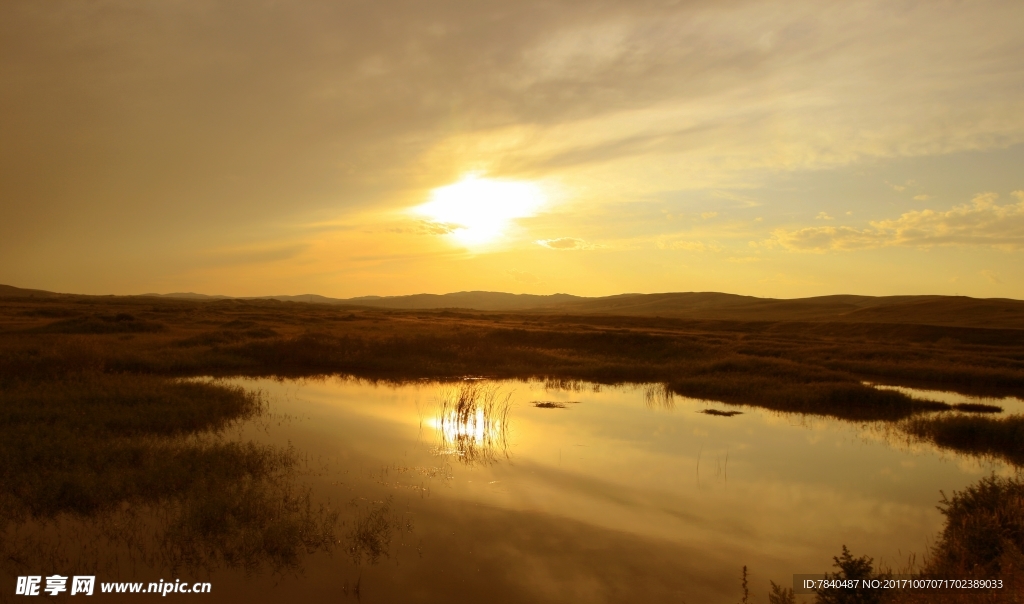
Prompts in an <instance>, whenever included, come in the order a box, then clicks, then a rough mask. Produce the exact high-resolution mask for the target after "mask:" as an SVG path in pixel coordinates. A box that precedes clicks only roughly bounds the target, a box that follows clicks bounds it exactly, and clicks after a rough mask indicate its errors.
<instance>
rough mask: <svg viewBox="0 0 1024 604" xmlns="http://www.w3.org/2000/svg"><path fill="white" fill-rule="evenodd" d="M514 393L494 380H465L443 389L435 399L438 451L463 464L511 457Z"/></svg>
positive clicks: (490, 461) (488, 461) (489, 461)
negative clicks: (491, 382) (510, 431)
mask: <svg viewBox="0 0 1024 604" xmlns="http://www.w3.org/2000/svg"><path fill="white" fill-rule="evenodd" d="M511 408H512V393H511V392H509V393H502V392H501V390H500V388H499V387H498V386H496V385H493V384H480V383H478V382H475V381H470V382H463V383H462V384H460V385H457V386H450V387H448V388H444V389H442V390H441V392H440V394H439V395H438V398H437V400H436V411H435V412H436V418H435V420H434V421H435V423H436V426H437V431H438V437H439V439H440V443H439V445H438V448H437V451H438V452H439V453H441V454H444V455H454V456H455V457H456V458H457V459H458V460H459V461H461V462H462V463H464V464H467V465H472V464H476V463H484V464H488V463H494V462H495V461H498V460H499V459H502V458H507V457H508V454H509V453H508V447H509V420H508V417H509V412H510V411H511Z"/></svg>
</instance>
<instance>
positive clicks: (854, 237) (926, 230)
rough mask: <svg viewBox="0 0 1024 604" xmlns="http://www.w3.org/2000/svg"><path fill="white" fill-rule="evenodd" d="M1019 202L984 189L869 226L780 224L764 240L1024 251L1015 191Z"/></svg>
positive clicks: (1022, 215)
mask: <svg viewBox="0 0 1024 604" xmlns="http://www.w3.org/2000/svg"><path fill="white" fill-rule="evenodd" d="M1013 196H1014V197H1016V198H1017V199H1018V201H1017V203H1009V204H1005V205H998V204H997V203H996V200H998V199H999V195H998V194H996V193H981V194H978V195H976V196H975V197H974V199H972V200H971V202H970V203H966V204H963V205H959V206H955V207H953V208H951V209H949V210H947V211H944V212H943V211H936V210H918V211H913V212H906V213H904V214H902V215H901V216H900V217H899V218H896V219H891V220H879V221H874V222H871V223H870V224H871V227H870V228H866V229H857V228H853V227H847V226H840V227H832V226H827V227H807V228H802V229H796V230H791V231H790V230H786V229H777V230H776V231H775V232H774V233H773V234H772V238H771V239H769V240H768V241H765V242H763V245H766V246H767V247H781V248H783V249H787V250H793V251H804V252H825V251H830V250H854V249H866V248H878V247H889V246H915V247H932V246H951V245H953V246H956V245H959V246H975V247H993V248H997V249H1002V250H1007V251H1018V250H1024V191H1014V192H1013Z"/></svg>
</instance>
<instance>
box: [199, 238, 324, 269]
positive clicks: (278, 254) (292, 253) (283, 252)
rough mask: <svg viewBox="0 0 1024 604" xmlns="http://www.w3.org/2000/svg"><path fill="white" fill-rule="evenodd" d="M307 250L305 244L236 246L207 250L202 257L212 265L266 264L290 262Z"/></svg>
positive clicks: (307, 245)
mask: <svg viewBox="0 0 1024 604" xmlns="http://www.w3.org/2000/svg"><path fill="white" fill-rule="evenodd" d="M309 248H310V246H309V244H306V243H289V244H282V245H254V246H238V247H231V248H221V249H215V250H209V251H208V252H206V253H205V254H204V256H206V258H207V261H208V262H209V263H210V264H214V265H242V264H268V263H272V262H280V261H284V260H291V259H293V258H296V257H298V256H299V255H301V254H302V253H303V252H305V251H306V250H308V249H309Z"/></svg>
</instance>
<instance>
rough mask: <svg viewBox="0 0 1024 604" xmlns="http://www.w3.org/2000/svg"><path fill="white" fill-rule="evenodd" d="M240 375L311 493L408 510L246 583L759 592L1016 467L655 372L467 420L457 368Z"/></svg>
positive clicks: (500, 596) (893, 541)
mask: <svg viewBox="0 0 1024 604" xmlns="http://www.w3.org/2000/svg"><path fill="white" fill-rule="evenodd" d="M235 383H239V384H241V385H243V386H244V387H246V388H256V389H262V390H264V391H265V392H266V393H267V394H268V395H269V397H270V400H271V401H272V412H273V413H275V414H277V416H278V417H282V418H285V421H281V422H279V423H274V422H270V425H269V426H265V427H264V428H263V429H262V430H261V429H259V428H258V427H257V426H255V425H253V426H250V427H249V428H247V429H246V430H244V431H243V434H241V435H240V436H241V437H243V438H255V439H258V440H262V441H264V442H275V443H286V442H291V443H293V444H294V445H295V446H296V447H297V449H298V450H299V451H300V452H303V453H304V454H306V455H308V458H309V459H311V460H312V459H315V460H316V463H318V464H320V466H319V467H321V468H322V472H321V474H322V475H321V476H319V477H317V478H315V479H314V484H313V486H314V489H315V491H316V493H317V494H318V496H320V497H329V498H330V499H331V500H332V502H335V504H336V505H338V506H340V508H341V509H342V510H345V509H346V505H348V506H349V507H350V508H352V509H353V510H356V511H355V513H356V514H358V513H361V512H360V511H359V510H367V509H372V506H373V505H378V506H379V505H386V506H388V510H389V512H390V513H392V514H394V515H395V517H396V518H400V521H397V522H394V523H393V530H391V531H390V534H389V535H388V538H389V540H390V543H388V544H387V547H386V551H385V552H383V553H382V554H381V555H380V556H379V557H378V559H377V560H376V562H375V563H374V562H371V561H369V560H368V559H363V560H361V561H360V563H359V564H356V563H355V562H354V561H353V559H352V558H351V557H347V558H346V557H345V556H344V555H339V553H338V552H334V554H333V555H331V556H326V555H323V554H318V555H316V556H314V557H313V558H312V559H310V560H309V561H308V563H307V565H306V576H305V577H302V578H291V579H286V580H281V579H278V584H277V585H276V586H275V587H273V588H272V589H271V588H269V586H268V585H267V584H266V582H265V581H259V580H257V581H249V582H248V584H247V586H246V587H245V588H244V591H245V592H246V599H249V598H250V597H251V598H256V599H259V598H260V597H264V598H265V599H274V597H273V595H272V594H273V593H274V591H276V590H282V589H286V590H295V591H300V592H305V593H308V594H309V595H310V596H311V597H325V596H327V595H328V594H331V593H333V592H336V591H337V586H338V585H339V583H341V584H344V583H345V582H347V583H348V585H352V584H353V583H354V582H355V581H359V585H360V592H359V596H360V598H361V599H362V600H365V601H368V602H374V601H399V600H402V601H453V600H452V599H453V598H455V599H456V601H458V600H462V601H481V600H489V601H532V602H536V601H562V602H567V601H576V602H586V601H589V602H606V601H609V602H610V601H672V602H679V601H688V602H726V601H736V600H738V599H739V594H740V576H741V572H742V567H743V566H744V565H746V566H747V567H748V568H749V570H750V574H751V591H752V594H753V595H754V596H755V600H754V601H762V600H766V595H765V594H766V593H767V591H768V581H769V579H772V580H775V581H776V582H777V583H783V584H788V583H789V581H790V580H791V577H792V574H793V573H810V572H824V571H825V570H828V569H829V565H830V563H831V557H832V556H833V555H835V554H837V553H838V552H839V551H840V548H841V546H842V545H844V544H845V545H847V546H849V547H850V548H851V550H852V551H853V552H854V553H855V554H857V555H861V554H867V555H870V556H872V557H874V558H875V559H876V560H880V561H884V562H886V563H889V564H890V565H894V566H900V565H903V564H905V563H906V560H907V558H908V556H909V555H911V554H912V553H917V554H918V555H920V554H921V553H922V552H924V551H925V550H926V548H927V547H928V544H929V543H930V540H932V539H934V538H935V537H936V535H937V534H938V532H939V530H940V529H941V526H942V517H941V515H940V514H939V512H938V511H937V509H936V503H937V501H938V500H939V498H940V490H944V491H945V492H946V493H950V492H951V491H953V490H957V489H962V488H964V487H965V486H967V485H969V484H971V483H973V482H976V481H977V480H978V479H979V478H981V477H983V476H985V475H987V474H989V473H991V472H993V471H995V472H997V473H1002V472H1008V471H1009V470H1008V469H1007V468H1005V467H1004V466H1002V465H1001V464H999V463H995V462H986V461H979V460H977V459H971V458H967V457H963V456H959V455H956V454H951V453H944V452H940V451H938V450H936V449H935V448H933V447H931V446H926V445H920V444H916V445H915V444H908V443H907V442H906V440H905V439H902V438H900V437H899V436H898V435H894V434H893V433H892V432H891V431H889V430H886V429H885V428H884V427H883V426H882V425H880V424H857V423H850V422H844V421H838V420H830V419H822V418H808V417H804V416H798V415H792V414H780V413H776V412H771V411H766V410H761V409H755V408H749V407H726V406H723V405H716V404H714V403H709V402H707V401H698V400H693V399H686V398H681V397H673V396H671V395H667V394H666V393H665V392H664V391H663V390H661V389H660V388H658V387H653V386H642V385H641V386H620V387H608V386H597V385H592V384H586V383H570V384H564V383H560V384H559V383H556V384H552V383H544V382H537V381H534V382H489V383H480V385H481V386H482V387H483V388H487V387H491V388H496V389H497V392H498V393H499V394H500V395H506V396H510V399H509V401H510V403H511V410H510V411H509V413H508V416H507V418H506V425H503V426H495V425H494V423H491V424H488V425H486V426H485V425H484V424H483V423H482V422H481V421H480V420H481V419H483V418H480V417H479V416H478V414H471V416H470V417H469V418H468V421H466V422H463V424H462V425H461V426H460V425H457V424H451V422H450V421H448V422H446V419H445V417H444V416H443V413H442V411H441V410H440V407H439V404H438V402H439V399H440V398H442V397H443V395H444V394H445V393H446V392H448V393H449V394H450V389H451V388H452V386H451V385H447V386H446V385H439V384H436V383H418V384H411V385H402V386H394V385H374V384H371V383H367V382H364V381H357V380H352V379H343V378H335V379H327V380H324V381H304V382H294V381H283V382H281V381H273V380H236V381H235ZM537 402H541V403H554V404H553V405H545V406H542V407H538V406H535V404H534V403H537ZM559 405H564V407H560V406H559ZM709 408H711V409H721V410H736V409H741V410H742V414H740V415H735V416H731V417H726V416H716V415H708V414H705V413H703V411H705V410H707V409H709ZM448 419H449V420H450V419H451V418H450V417H449V418H448ZM499 432H500V434H499ZM375 502H376V503H375ZM381 502H383V503H381ZM362 513H365V512H362ZM345 518H346V517H345V515H344V514H343V516H342V520H343V521H345ZM346 526H347V525H346ZM342 532H344V531H342ZM239 588H240V589H241V588H242V586H239ZM267 589H270V591H266V590H267ZM349 590H351V588H349ZM232 591H234V589H232ZM222 593H223V592H222Z"/></svg>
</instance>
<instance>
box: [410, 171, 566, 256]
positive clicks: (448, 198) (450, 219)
mask: <svg viewBox="0 0 1024 604" xmlns="http://www.w3.org/2000/svg"><path fill="white" fill-rule="evenodd" d="M545 201H546V199H545V196H544V193H543V192H542V191H541V189H540V187H538V186H537V185H536V184H533V183H529V182H523V181H515V180H497V179H490V178H481V177H480V176H477V175H475V174H471V175H469V176H466V177H464V178H463V179H462V180H460V181H459V182H457V183H454V184H451V185H448V186H444V187H439V188H437V189H434V190H433V191H431V194H430V201H428V202H427V203H424V204H422V205H419V206H416V207H415V208H413V209H412V211H413V213H415V214H419V215H421V216H425V217H427V218H428V219H429V220H430V221H431V222H435V223H438V224H443V225H446V226H448V227H450V228H451V235H452V237H454V238H455V239H456V240H457V241H459V242H460V243H462V244H464V245H468V246H476V245H482V244H486V243H490V242H492V241H494V240H496V239H498V238H499V237H501V236H502V235H503V234H504V233H505V230H506V229H507V228H508V226H509V223H510V222H511V221H513V220H515V219H516V218H524V217H527V216H533V215H534V214H535V213H536V212H537V210H538V209H539V208H540V207H541V206H542V205H544V203H545Z"/></svg>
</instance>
